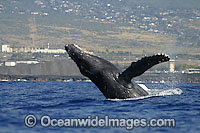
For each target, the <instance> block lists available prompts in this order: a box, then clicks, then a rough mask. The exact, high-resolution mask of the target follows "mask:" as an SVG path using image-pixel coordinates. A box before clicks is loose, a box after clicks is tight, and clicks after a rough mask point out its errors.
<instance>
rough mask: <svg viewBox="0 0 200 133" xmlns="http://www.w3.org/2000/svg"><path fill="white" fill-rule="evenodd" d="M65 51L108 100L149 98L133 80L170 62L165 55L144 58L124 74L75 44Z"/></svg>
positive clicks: (67, 47)
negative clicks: (162, 63) (160, 64)
mask: <svg viewBox="0 0 200 133" xmlns="http://www.w3.org/2000/svg"><path fill="white" fill-rule="evenodd" d="M65 49H66V51H67V53H68V54H69V56H70V57H71V59H72V60H73V61H74V62H75V63H76V64H77V66H78V68H79V70H80V72H81V73H82V74H83V75H84V76H86V77H88V78H89V79H90V80H91V81H92V82H93V83H94V84H95V85H96V86H97V87H98V88H99V90H100V91H101V92H102V93H103V95H104V96H105V97H106V98H107V99H127V98H137V97H141V96H147V95H148V92H147V91H145V90H144V89H143V88H142V87H141V86H139V85H138V84H137V83H135V82H134V81H131V80H132V78H134V77H136V76H139V75H141V74H143V73H144V72H145V71H146V70H148V69H149V68H151V67H152V66H154V65H156V64H159V63H161V62H166V61H169V59H170V58H169V57H168V56H167V55H165V54H157V55H153V56H149V57H146V56H145V57H143V58H142V59H140V60H138V61H137V62H132V63H131V65H130V66H129V67H128V68H127V69H126V70H125V71H123V72H121V71H120V70H119V69H118V68H117V67H115V66H114V65H113V64H112V63H111V62H109V61H107V60H105V59H102V58H100V57H98V56H95V55H93V54H90V53H88V52H86V51H84V50H82V49H81V48H80V47H79V46H77V45H75V44H68V45H66V46H65Z"/></svg>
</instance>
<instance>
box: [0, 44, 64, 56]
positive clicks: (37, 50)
mask: <svg viewBox="0 0 200 133" xmlns="http://www.w3.org/2000/svg"><path fill="white" fill-rule="evenodd" d="M2 52H6V53H11V52H14V53H28V52H30V53H50V54H63V53H66V51H65V50H64V49H49V48H45V49H42V48H35V47H16V48H12V47H10V45H2Z"/></svg>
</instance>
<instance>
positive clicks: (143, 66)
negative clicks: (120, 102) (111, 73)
mask: <svg viewBox="0 0 200 133" xmlns="http://www.w3.org/2000/svg"><path fill="white" fill-rule="evenodd" d="M169 59H170V58H169V56H167V55H164V54H157V55H153V56H149V57H144V58H142V59H141V60H138V61H137V62H132V64H131V65H130V66H129V67H128V68H127V69H126V70H125V71H124V72H122V74H120V77H119V78H121V79H123V80H125V81H127V82H130V81H131V79H132V78H133V77H136V76H139V75H141V74H143V73H144V72H145V71H146V70H148V69H149V68H151V67H152V66H154V65H156V64H159V63H161V62H166V61H169Z"/></svg>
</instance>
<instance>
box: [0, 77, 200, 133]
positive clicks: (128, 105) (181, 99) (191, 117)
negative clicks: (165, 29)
mask: <svg viewBox="0 0 200 133" xmlns="http://www.w3.org/2000/svg"><path fill="white" fill-rule="evenodd" d="M145 85H146V86H147V87H148V88H149V89H150V90H149V93H150V95H151V96H149V97H146V98H141V99H129V100H107V99H105V97H104V96H103V95H102V93H101V92H100V91H99V89H98V88H97V87H96V86H95V85H94V84H93V83H91V82H56V81H48V82H46V81H45V82H33V81H24V82H23V81H20V82H19V81H1V82H0V132H1V133H6V132H8V133H12V132H13V133H17V132H20V133H23V132H25V133H27V132H29V133H31V132H33V133H34V132H48V133H49V132H96V133H102V132H115V133H117V132H170V133H173V132H176V133H177V132H191V133H195V132H199V131H200V84H195V83H181V84H175V83H145ZM177 88H179V89H177ZM30 114H31V115H34V116H35V118H36V121H34V120H35V119H28V118H29V117H30V116H29V115H30ZM28 116H29V117H28ZM106 117H107V118H113V119H114V118H116V119H117V118H118V119H120V122H122V120H121V119H123V120H126V125H125V126H124V125H123V123H121V124H122V125H121V127H119V126H116V125H115V126H113V127H110V126H108V125H107V126H105V125H103V126H100V127H98V126H94V125H95V124H96V123H95V122H94V121H95V120H96V118H98V119H103V120H105V119H106ZM25 118H26V119H25ZM42 118H44V119H43V126H44V124H45V126H46V127H43V126H42V124H41V119H42ZM78 118H79V119H86V118H87V119H90V120H91V121H92V120H94V121H93V127H91V125H92V124H91V125H90V126H85V127H75V126H74V125H73V126H71V127H69V125H67V124H66V123H65V122H66V119H67V120H70V119H78ZM168 118H170V119H173V120H174V121H175V127H161V126H163V123H162V122H163V121H161V119H168ZM52 119H54V120H57V121H53V120H52ZM130 119H132V120H133V119H134V120H135V119H139V120H141V119H145V120H147V121H150V120H151V119H157V120H158V119H159V120H160V122H158V123H157V124H158V125H159V126H157V127H151V126H149V125H148V127H146V126H144V125H143V127H140V125H139V126H138V125H134V126H130V124H132V125H133V123H132V122H133V121H131V120H130ZM50 120H52V121H50ZM58 120H60V121H61V122H60V123H58ZM62 120H63V121H64V124H62V122H63V121H62ZM129 120H130V121H129ZM25 121H26V122H25ZM91 121H90V122H91ZM35 122H36V124H35ZM51 122H52V124H49V123H51ZM104 122H105V121H104ZM25 123H26V124H27V123H28V124H33V123H34V124H35V126H34V127H31V128H30V127H28V126H31V125H28V126H26V124H25ZM53 124H54V125H53ZM55 124H57V125H55ZM68 124H69V123H68ZM104 124H105V123H104ZM136 124H137V123H136ZM154 124H155V123H154ZM52 125H53V126H55V127H52ZM58 125H59V126H58ZM127 126H128V127H129V128H131V129H127Z"/></svg>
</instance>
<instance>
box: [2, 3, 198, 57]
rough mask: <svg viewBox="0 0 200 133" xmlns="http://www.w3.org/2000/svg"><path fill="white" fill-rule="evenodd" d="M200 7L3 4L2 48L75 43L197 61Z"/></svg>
mask: <svg viewBox="0 0 200 133" xmlns="http://www.w3.org/2000/svg"><path fill="white" fill-rule="evenodd" d="M199 5H200V2H198V1H197V0H191V1H186V0H184V2H183V1H180V0H168V1H165V0H148V1H146V0H140V1H139V0H127V1H125V0H118V1H116V0H102V1H97V0H90V1H89V0H87V1H84V2H82V1H79V0H68V1H65V0H49V1H45V0H21V1H11V0H7V1H0V18H1V21H0V45H2V44H9V45H12V46H14V47H18V46H30V47H47V43H50V47H52V48H63V46H64V45H65V44H67V43H76V44H79V45H81V46H82V47H84V48H87V49H89V50H92V51H96V53H99V54H102V55H105V54H104V53H105V52H107V54H110V55H112V53H119V52H121V53H123V52H131V54H139V55H144V54H154V53H157V52H165V53H168V54H170V55H172V56H174V57H175V56H177V55H178V56H179V57H180V58H186V59H188V58H193V59H199V55H200V52H199V51H200V37H199V33H200V27H199V24H200V16H199V13H200V10H199V9H198V7H199ZM102 52H103V53H102Z"/></svg>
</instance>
